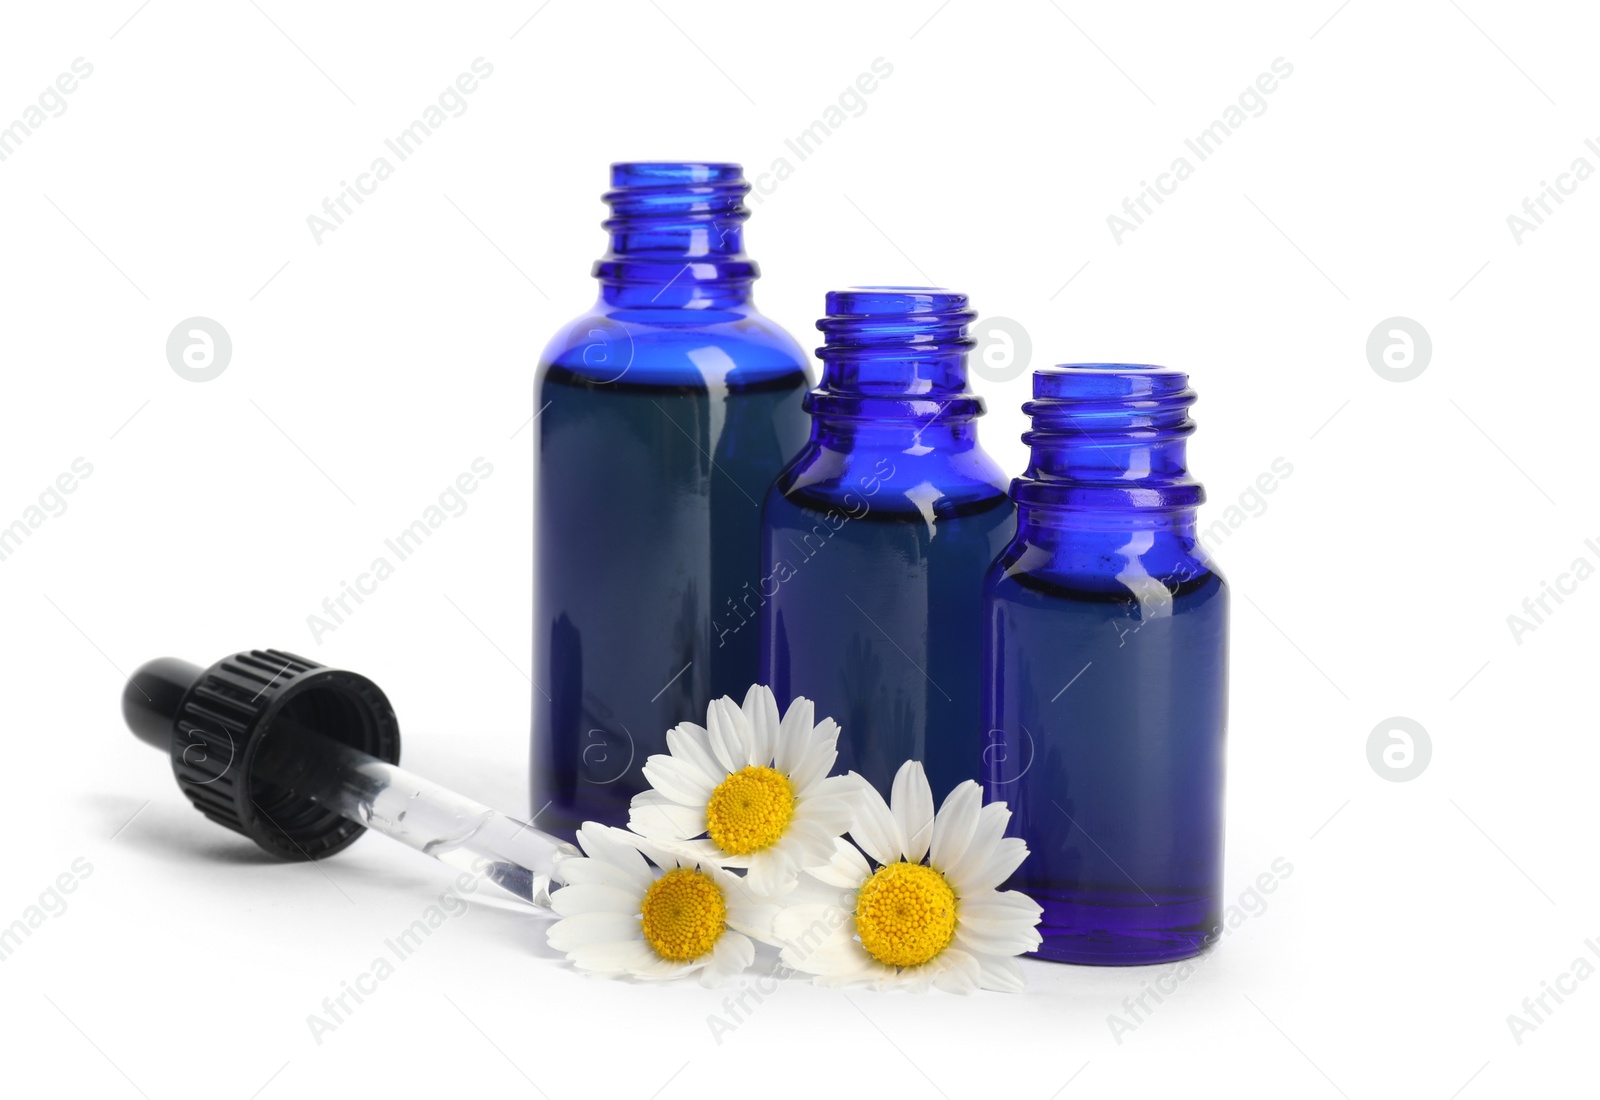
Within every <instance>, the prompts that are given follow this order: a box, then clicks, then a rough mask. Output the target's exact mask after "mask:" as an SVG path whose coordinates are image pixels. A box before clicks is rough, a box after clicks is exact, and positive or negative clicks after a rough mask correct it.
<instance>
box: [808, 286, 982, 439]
mask: <svg viewBox="0 0 1600 1100" xmlns="http://www.w3.org/2000/svg"><path fill="white" fill-rule="evenodd" d="M976 317H977V314H976V313H975V312H973V310H972V309H971V307H970V305H969V304H968V302H967V296H966V295H965V294H959V293H957V292H955V291H952V290H941V289H937V288H933V287H852V288H850V289H848V290H835V291H830V292H829V293H828V298H827V316H826V317H823V318H822V319H821V320H820V321H818V322H817V328H818V329H820V330H821V331H822V334H823V337H824V341H825V342H824V343H823V346H822V347H820V348H818V349H817V356H818V357H819V358H820V359H821V360H822V383H821V385H820V386H819V387H818V388H817V389H815V390H813V391H812V392H811V393H810V394H808V395H807V398H806V409H807V411H809V412H812V413H814V414H815V415H817V416H827V417H870V418H881V419H887V420H894V419H900V420H927V419H932V418H935V417H936V418H938V419H941V420H954V419H961V418H968V419H970V418H971V417H974V416H978V415H980V414H982V412H983V401H982V399H981V398H979V397H977V396H975V395H974V394H972V393H971V392H970V391H968V389H967V362H966V357H967V352H968V351H969V350H971V349H972V348H973V347H974V346H975V343H976V342H975V341H974V340H973V339H972V338H971V337H969V336H968V335H967V325H968V324H970V323H971V322H972V321H973V320H975V319H976Z"/></svg>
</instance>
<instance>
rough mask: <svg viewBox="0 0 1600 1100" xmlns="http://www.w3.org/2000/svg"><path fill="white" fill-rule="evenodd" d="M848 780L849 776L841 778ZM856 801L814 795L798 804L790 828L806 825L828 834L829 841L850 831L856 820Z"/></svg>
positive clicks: (841, 777)
mask: <svg viewBox="0 0 1600 1100" xmlns="http://www.w3.org/2000/svg"><path fill="white" fill-rule="evenodd" d="M838 778H840V779H846V778H848V777H847V776H843V775H841V776H839V777H838ZM855 813H856V811H855V799H854V798H850V799H844V798H829V797H826V796H822V797H818V796H815V795H813V796H812V797H810V798H807V799H804V800H802V801H799V802H797V803H796V805H795V808H794V817H793V819H792V820H791V823H790V828H795V827H798V826H802V825H806V826H810V827H812V828H814V829H816V830H817V831H819V832H821V833H823V834H826V836H827V837H828V839H829V840H832V839H833V838H834V837H836V836H842V835H843V834H845V833H847V832H849V831H850V823H851V822H852V821H854V820H855Z"/></svg>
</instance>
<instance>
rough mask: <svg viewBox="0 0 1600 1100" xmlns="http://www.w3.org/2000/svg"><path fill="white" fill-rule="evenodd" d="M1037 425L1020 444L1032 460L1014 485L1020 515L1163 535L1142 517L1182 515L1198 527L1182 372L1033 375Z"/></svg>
mask: <svg viewBox="0 0 1600 1100" xmlns="http://www.w3.org/2000/svg"><path fill="white" fill-rule="evenodd" d="M1033 397H1034V399H1033V400H1032V401H1030V402H1028V403H1027V404H1026V405H1024V406H1023V412H1025V413H1027V414H1028V415H1029V416H1030V417H1032V419H1033V427H1032V430H1030V431H1028V432H1027V433H1025V434H1024V435H1023V437H1022V440H1023V442H1024V443H1027V444H1028V446H1029V448H1030V450H1031V455H1030V458H1029V462H1028V469H1027V472H1026V473H1025V474H1024V475H1023V476H1022V477H1020V478H1017V479H1016V481H1015V482H1014V483H1013V485H1012V495H1013V496H1014V497H1015V498H1016V501H1017V503H1018V505H1019V506H1025V507H1027V508H1030V509H1033V510H1036V511H1039V512H1048V511H1049V510H1051V509H1055V510H1057V511H1062V510H1067V509H1071V510H1073V511H1078V512H1101V513H1109V514H1111V515H1113V516H1116V517H1119V518H1118V519H1117V522H1118V523H1119V524H1121V525H1122V526H1124V527H1126V526H1128V525H1129V524H1131V523H1133V522H1135V521H1136V520H1137V522H1139V523H1151V524H1153V525H1155V526H1161V523H1160V522H1158V521H1157V520H1155V519H1150V518H1143V517H1152V516H1159V515H1161V514H1166V513H1181V514H1184V515H1187V516H1188V517H1189V522H1190V524H1191V525H1192V523H1193V515H1194V509H1195V508H1196V507H1197V506H1198V505H1199V504H1200V503H1201V502H1202V501H1204V500H1205V491H1204V489H1202V488H1201V486H1200V483H1199V482H1197V481H1195V480H1194V479H1193V478H1191V477H1190V476H1189V468H1188V459H1187V455H1186V449H1187V444H1188V439H1189V436H1191V435H1192V434H1194V421H1192V420H1190V419H1189V407H1190V406H1191V405H1193V404H1194V401H1195V394H1194V391H1193V390H1191V389H1190V388H1189V379H1188V376H1187V375H1185V374H1183V373H1182V372H1180V371H1173V370H1165V369H1162V368H1159V367H1148V366H1140V365H1132V364H1120V363H1085V364H1072V365H1069V366H1064V367H1052V368H1048V369H1045V370H1040V371H1035V372H1034V378H1033Z"/></svg>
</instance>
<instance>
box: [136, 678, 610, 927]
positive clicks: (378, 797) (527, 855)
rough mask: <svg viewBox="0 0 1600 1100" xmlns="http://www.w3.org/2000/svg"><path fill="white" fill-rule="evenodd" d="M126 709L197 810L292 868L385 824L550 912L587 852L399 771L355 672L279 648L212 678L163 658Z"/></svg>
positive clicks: (380, 707) (395, 741)
mask: <svg viewBox="0 0 1600 1100" xmlns="http://www.w3.org/2000/svg"><path fill="white" fill-rule="evenodd" d="M122 713H123V717H124V719H125V720H126V721H127V723H128V726H129V728H130V729H131V730H132V731H133V732H134V734H135V736H137V737H138V738H139V739H140V740H142V741H144V742H146V743H148V744H151V745H154V746H156V747H157V748H160V749H164V750H167V751H168V752H169V753H170V755H171V758H172V767H173V772H174V774H175V776H176V778H177V780H178V785H179V787H180V788H181V789H182V790H183V792H184V793H185V794H186V795H187V796H188V797H189V800H190V802H192V803H193V804H194V806H195V808H196V809H198V810H199V811H200V812H201V813H203V814H205V815H206V816H207V817H209V818H211V820H213V821H215V822H217V823H219V824H221V825H224V826H227V827H228V828H230V829H233V830H234V831H235V832H239V833H243V834H244V835H245V836H248V837H250V838H251V839H252V840H254V841H256V843H257V844H258V845H260V846H261V847H262V848H264V849H265V850H266V851H268V852H270V853H271V854H273V855H274V856H276V857H278V858H280V859H285V860H307V859H321V858H323V857H325V856H328V855H332V854H333V853H334V852H337V851H340V850H342V849H343V848H345V847H347V846H348V845H349V844H350V843H352V842H353V841H354V840H355V839H356V838H357V837H359V836H360V835H361V834H362V832H363V831H365V830H366V829H371V830H373V831H374V832H379V833H382V834H384V835H385V836H388V837H392V838H393V839H395V840H398V841H400V843H402V844H404V845H406V846H407V847H409V848H414V849H416V850H417V851H419V852H421V853H423V854H424V855H428V856H432V857H433V858H435V859H437V860H440V861H442V862H444V863H446V864H449V865H450V866H452V867H455V868H457V869H458V870H461V871H465V872H468V873H471V874H474V875H477V876H478V877H479V878H481V879H482V880H483V881H484V882H486V883H488V884H490V885H493V886H494V887H496V888H497V889H498V890H499V891H501V892H502V893H503V894H504V895H505V896H508V897H510V898H514V899H516V900H517V901H519V902H522V903H524V904H527V905H531V906H536V907H539V908H541V909H548V907H549V905H550V886H551V877H552V875H553V874H554V871H555V868H556V866H557V864H559V863H560V862H561V861H562V860H563V859H566V858H569V857H571V856H574V855H578V854H579V853H578V851H577V849H576V848H574V847H573V846H572V845H571V844H568V843H566V842H565V841H562V840H560V839H559V838H557V837H554V836H551V835H550V834H549V833H546V832H543V831H541V830H539V829H537V828H535V827H534V826H533V825H531V824H529V823H528V822H525V821H520V820H518V819H517V818H515V817H512V816H510V815H509V814H503V813H500V812H499V811H498V810H494V809H492V808H490V807H488V806H485V805H483V804H482V803H480V802H477V801H474V800H473V799H470V798H467V797H466V796H465V795H461V794H457V793H456V792H455V791H451V790H447V789H446V788H444V787H441V786H439V785H438V784H436V783H433V782H430V781H429V780H427V779H424V778H422V777H421V776H418V775H415V774H414V773H412V772H408V771H406V770H405V769H403V768H400V767H398V766H397V764H396V762H397V761H398V760H399V755H400V737H399V724H398V722H397V721H396V719H395V716H394V710H393V708H392V707H390V705H389V701H388V699H387V698H386V697H385V696H384V694H383V692H382V691H381V690H379V688H378V686H377V685H376V684H374V683H373V682H372V681H371V680H368V679H367V678H366V677H364V676H359V675H357V674H356V673H353V672H346V671H343V670H340V669H332V668H326V667H324V666H322V665H319V664H317V663H315V662H313V661H308V660H306V659H305V658H303V657H296V656H294V655H293V654H290V653H284V652H282V651H279V650H252V651H250V652H247V653H239V654H235V655H233V656H232V657H226V658H224V659H223V660H221V661H218V662H217V663H216V664H214V665H212V666H211V667H210V668H208V669H202V668H200V667H199V666H197V665H193V664H190V663H189V662H187V661H181V660H178V659H176V658H171V657H163V658H159V659H157V660H154V661H151V662H149V663H147V664H145V665H143V666H141V667H140V668H139V669H138V671H136V672H135V673H134V674H133V676H132V677H130V678H129V680H128V686H127V688H126V689H125V690H124V691H123V698H122Z"/></svg>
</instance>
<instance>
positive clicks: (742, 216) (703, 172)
mask: <svg viewBox="0 0 1600 1100" xmlns="http://www.w3.org/2000/svg"><path fill="white" fill-rule="evenodd" d="M749 190H750V185H749V184H748V183H746V182H745V179H744V170H743V169H742V168H741V167H740V166H739V165H737V164H707V163H694V162H679V161H671V162H667V161H652V162H629V163H621V164H613V165H612V166H611V190H609V191H607V192H606V193H605V195H603V196H602V198H603V199H604V201H605V203H606V205H607V206H609V207H610V208H611V216H610V217H609V218H607V219H606V220H605V221H604V222H602V223H601V226H602V228H604V229H605V230H606V232H607V233H609V234H610V238H611V244H610V248H609V249H608V250H607V252H606V254H605V256H603V257H602V258H601V259H599V260H597V261H595V265H594V276H595V278H597V279H599V280H600V283H601V287H602V296H603V297H604V298H605V300H606V301H608V302H613V303H616V304H622V305H632V306H646V305H648V306H649V307H652V308H671V307H674V306H677V307H685V308H708V307H712V306H717V305H725V304H733V303H737V302H741V301H745V300H748V298H749V294H750V284H751V283H752V282H754V281H755V280H756V279H757V278H758V277H759V276H760V274H761V272H760V269H759V268H758V267H757V266H756V264H755V262H754V261H753V260H751V259H750V258H749V257H747V256H746V255H745V254H744V223H745V221H746V220H747V219H748V218H749V217H750V211H749V210H748V209H747V208H746V207H745V205H744V196H745V195H746V194H747V193H748V192H749Z"/></svg>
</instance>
